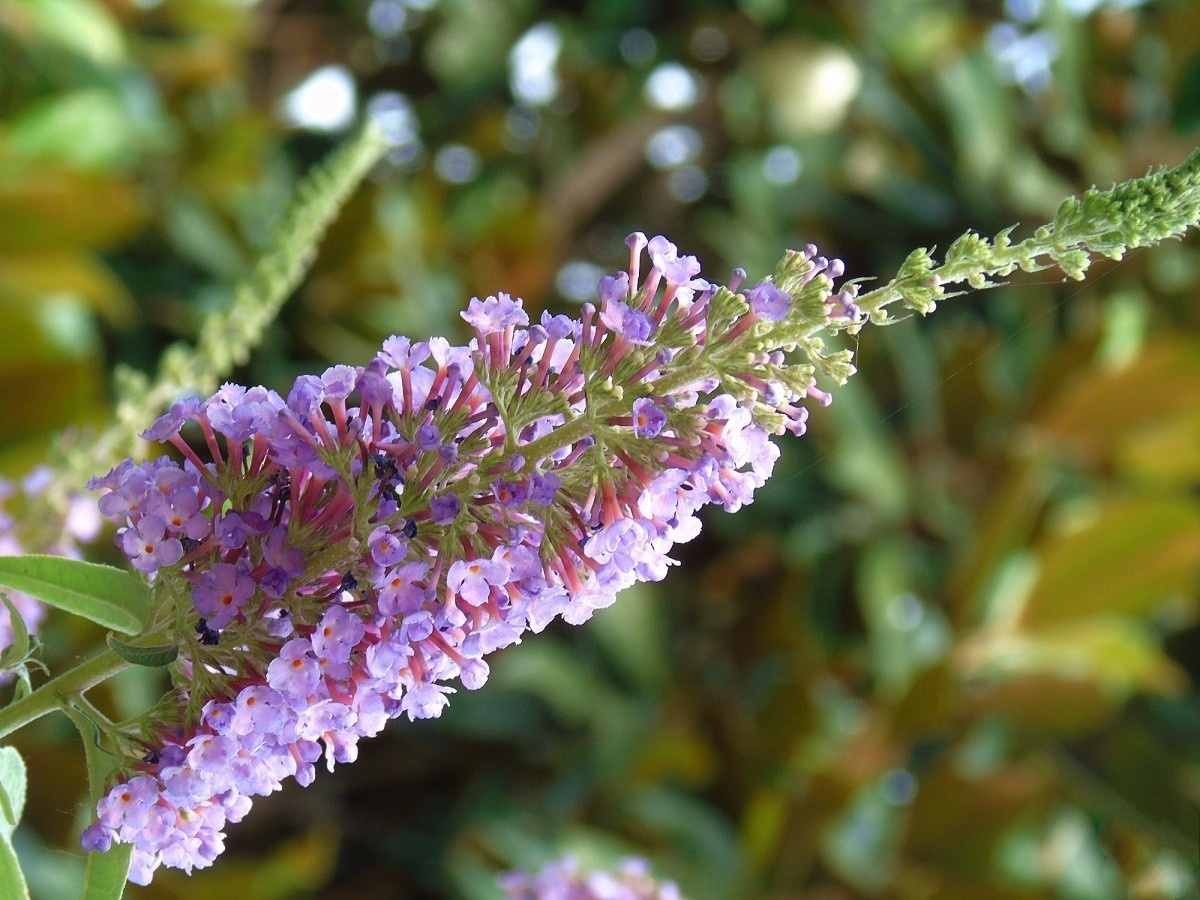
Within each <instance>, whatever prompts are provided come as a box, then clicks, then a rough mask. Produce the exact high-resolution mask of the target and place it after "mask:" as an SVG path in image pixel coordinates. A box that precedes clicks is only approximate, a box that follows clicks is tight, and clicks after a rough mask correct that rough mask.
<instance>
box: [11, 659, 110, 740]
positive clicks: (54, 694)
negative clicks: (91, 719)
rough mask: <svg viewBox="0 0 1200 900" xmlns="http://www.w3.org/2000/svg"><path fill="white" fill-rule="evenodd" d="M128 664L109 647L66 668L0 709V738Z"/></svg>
mask: <svg viewBox="0 0 1200 900" xmlns="http://www.w3.org/2000/svg"><path fill="white" fill-rule="evenodd" d="M130 665H131V663H129V662H126V661H125V660H124V659H122V658H121V657H120V656H118V655H117V654H116V653H114V652H113V651H112V650H104V651H102V652H101V653H100V654H99V655H97V656H93V657H92V658H91V659H89V660H87V661H86V662H82V663H80V664H79V665H77V666H76V667H75V668H73V669H68V670H67V671H66V672H63V673H62V674H61V675H59V676H58V677H56V678H53V679H51V680H50V681H47V682H46V683H45V684H43V685H42V686H41V687H40V688H38V689H37V690H36V691H34V692H33V693H32V694H30V695H29V696H28V697H23V698H22V699H20V700H18V701H17V702H15V703H12V704H10V705H8V706H6V707H4V709H0V738H4V737H7V736H8V735H10V734H12V733H13V732H14V731H16V730H17V729H18V728H20V727H22V726H23V725H28V724H29V723H30V722H32V721H33V720H34V719H40V718H41V717H42V716H44V715H46V714H47V713H51V712H54V711H55V710H57V709H62V708H63V707H64V706H65V705H66V704H67V702H68V701H69V700H70V698H71V697H73V696H79V695H82V694H84V693H85V692H87V691H89V690H91V689H92V688H94V687H95V686H96V685H98V684H100V683H101V682H104V681H107V680H108V679H109V678H112V676H114V675H116V674H117V673H118V672H121V671H123V670H125V669H128V668H129V666H130Z"/></svg>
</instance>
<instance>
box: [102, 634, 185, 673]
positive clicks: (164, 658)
mask: <svg viewBox="0 0 1200 900" xmlns="http://www.w3.org/2000/svg"><path fill="white" fill-rule="evenodd" d="M108 646H110V647H111V648H112V649H113V651H114V652H115V653H117V655H119V656H120V657H121V658H122V659H125V660H128V661H129V662H131V663H133V664H134V665H135V666H149V667H151V668H155V669H161V668H162V667H163V666H169V665H170V664H171V663H173V662H175V659H176V657H178V656H179V645H178V644H163V645H161V646H158V647H135V646H133V645H132V644H126V643H124V642H122V641H120V640H118V639H117V637H116V635H114V634H111V633H110V634H109V635H108Z"/></svg>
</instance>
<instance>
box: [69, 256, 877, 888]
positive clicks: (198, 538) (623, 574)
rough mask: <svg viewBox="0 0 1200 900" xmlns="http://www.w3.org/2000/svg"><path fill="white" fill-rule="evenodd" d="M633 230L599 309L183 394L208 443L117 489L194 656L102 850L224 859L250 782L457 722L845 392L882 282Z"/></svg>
mask: <svg viewBox="0 0 1200 900" xmlns="http://www.w3.org/2000/svg"><path fill="white" fill-rule="evenodd" d="M628 243H629V246H630V265H629V269H628V271H625V272H621V273H618V274H617V275H614V276H610V277H606V278H604V279H602V280H601V282H600V284H599V288H598V296H599V304H598V305H594V304H586V305H585V306H584V307H583V309H582V315H581V316H580V317H579V318H577V319H572V318H568V317H567V316H562V315H550V314H548V313H544V314H542V316H541V317H540V318H539V319H538V320H537V321H531V320H530V317H529V314H528V313H527V312H526V310H525V309H524V308H523V306H522V303H521V301H520V300H517V299H514V298H512V297H509V296H508V295H506V294H498V295H496V296H494V297H488V298H486V299H482V300H480V299H473V300H471V302H470V305H469V306H468V308H467V310H466V311H465V312H464V313H463V314H462V318H463V319H464V320H465V321H466V322H467V323H468V324H469V325H470V326H471V327H472V328H473V329H474V338H473V339H472V340H471V342H470V343H469V344H468V345H466V346H454V345H451V344H450V343H449V342H448V341H446V340H445V339H442V338H434V339H432V340H429V341H423V342H413V341H410V340H409V339H407V338H403V337H393V338H390V339H389V340H387V341H386V342H385V343H384V344H383V348H382V350H381V351H380V353H379V354H378V355H377V356H376V357H375V358H374V359H373V360H372V361H371V362H370V363H369V364H368V365H366V366H364V367H350V366H335V367H333V368H331V369H329V370H327V371H326V372H325V373H324V374H323V375H320V376H313V375H305V376H301V377H300V378H299V379H297V381H296V382H295V384H294V386H293V387H292V388H291V390H290V392H289V393H288V394H287V396H286V397H285V396H282V395H280V394H277V393H275V392H273V391H270V390H266V389H264V388H261V387H255V388H249V389H247V388H243V387H239V386H236V385H226V386H224V387H223V388H222V389H221V390H220V391H218V392H217V393H216V394H215V395H214V396H212V397H210V398H209V399H208V400H205V401H199V400H195V399H190V400H185V401H182V402H180V403H178V404H176V405H175V406H174V407H173V408H172V409H171V410H170V411H169V412H168V413H167V414H166V415H165V416H163V417H162V418H161V419H159V420H158V421H157V422H156V423H155V424H154V426H153V427H152V428H151V429H150V430H149V431H147V432H146V433H145V435H144V437H146V438H147V439H149V440H152V441H157V442H163V443H166V444H169V445H172V446H173V447H174V448H175V450H176V451H177V452H178V457H179V459H180V460H181V461H176V460H175V459H173V458H169V457H165V456H164V457H162V458H160V459H157V460H154V461H150V462H144V463H140V464H139V463H134V462H132V461H126V462H123V463H121V464H120V465H118V466H117V467H116V468H115V469H113V470H112V471H111V472H110V473H109V474H108V475H106V476H104V477H103V478H99V479H96V480H95V481H94V482H93V485H92V486H93V487H94V488H97V489H99V490H100V491H101V492H102V496H101V497H100V501H99V502H100V509H101V511H102V512H103V513H104V514H105V515H106V516H108V517H110V518H111V519H113V520H114V521H116V522H117V523H118V526H119V530H118V535H117V541H118V543H119V545H120V547H121V549H122V550H123V551H124V553H125V555H126V556H127V557H128V559H129V562H130V564H131V565H132V566H133V567H134V568H135V569H137V570H138V571H139V572H142V573H144V574H145V576H146V577H147V578H148V579H150V581H151V582H152V585H153V596H154V598H155V601H156V605H157V608H158V612H157V613H156V619H155V622H154V624H153V625H152V626H151V630H152V631H153V632H154V634H156V635H160V636H162V635H165V636H168V637H169V640H170V641H171V642H172V643H178V645H179V658H178V661H177V662H176V663H174V665H173V667H172V674H173V679H174V690H173V692H172V693H171V694H170V695H169V696H168V697H166V698H165V699H164V700H163V701H162V703H160V704H159V705H158V706H157V707H156V708H155V709H154V710H152V711H151V712H150V713H148V714H147V715H146V716H145V717H143V718H142V719H141V720H139V721H138V722H135V723H134V724H133V725H131V726H129V727H128V728H127V730H126V738H127V740H128V743H129V746H130V747H131V748H135V749H136V755H133V751H132V750H131V757H130V759H129V760H128V765H127V766H126V767H125V769H124V770H123V772H122V774H121V777H120V780H119V781H118V783H116V784H115V786H113V787H112V789H111V790H110V791H109V792H108V793H107V795H106V796H105V797H104V798H103V800H102V801H101V802H100V804H99V807H98V820H97V821H96V822H95V823H94V824H93V825H91V826H90V827H89V828H88V829H87V830H86V831H85V833H84V838H83V841H84V845H85V846H86V847H88V848H89V849H101V850H102V849H106V848H107V847H108V846H109V845H110V844H111V842H112V841H122V842H127V843H131V844H132V845H133V847H134V854H133V868H132V870H131V875H130V877H131V878H132V879H133V880H135V881H138V882H142V883H145V882H147V881H149V879H150V878H151V875H152V873H153V871H154V869H155V868H157V867H158V866H160V865H166V866H172V867H177V868H182V869H185V870H189V871H190V870H191V869H192V868H195V867H202V866H207V865H209V864H210V863H211V862H212V861H213V860H214V858H215V857H216V856H217V855H218V854H219V853H220V852H221V850H222V845H223V835H224V827H225V825H226V823H227V822H237V821H238V820H240V819H241V818H242V817H243V816H244V815H246V813H247V811H248V809H249V807H250V798H252V797H254V796H261V795H265V794H268V793H270V792H272V791H274V790H277V789H278V788H279V787H280V785H281V783H282V782H283V781H284V780H286V779H287V778H289V777H292V778H295V779H296V780H297V781H298V782H300V783H301V784H303V785H307V784H309V783H310V782H311V781H312V780H313V778H314V776H315V772H316V767H317V765H318V764H319V763H321V762H322V760H323V761H324V764H325V765H326V766H327V767H328V768H330V769H332V768H333V767H334V765H335V764H337V763H344V762H350V761H352V760H354V758H355V756H356V754H357V743H358V741H359V739H361V738H363V737H369V736H371V735H374V734H376V733H377V732H379V731H380V729H382V728H383V726H384V724H385V722H386V721H387V720H388V719H391V718H395V717H398V716H402V715H406V716H408V717H409V718H410V719H421V718H428V717H431V716H437V715H439V714H440V713H441V711H442V709H443V708H444V707H445V706H446V704H447V702H448V699H449V695H450V694H452V693H453V692H454V690H455V688H454V687H452V686H451V682H454V681H455V680H457V681H458V682H461V684H462V686H463V687H465V688H467V689H475V688H478V687H480V686H481V685H482V684H483V683H484V682H485V681H486V680H487V677H488V671H489V669H488V662H487V656H488V655H489V654H491V653H492V652H494V651H496V650H498V649H500V648H502V647H506V646H508V645H510V644H513V643H516V642H518V641H519V640H520V639H521V637H522V636H523V635H524V634H525V633H527V632H540V631H541V630H543V629H544V628H545V627H546V626H547V625H548V624H549V623H550V622H551V621H553V620H554V619H556V618H559V617H561V618H563V619H565V620H566V621H567V622H570V623H574V624H578V623H581V622H584V621H586V620H587V619H588V618H589V617H590V616H591V615H592V614H593V612H594V611H595V610H597V609H600V608H603V607H606V606H608V605H609V604H611V603H612V602H613V601H614V599H615V597H616V594H617V592H618V591H620V590H621V589H623V588H625V587H628V586H629V585H631V584H633V583H634V582H637V581H657V580H659V579H662V578H663V577H664V576H665V575H666V573H667V570H668V568H669V567H670V566H671V565H672V564H673V561H672V559H671V557H670V552H671V549H672V547H673V545H674V544H676V543H679V542H682V541H687V540H690V539H692V538H693V537H695V536H696V534H697V533H698V532H699V529H700V521H699V519H698V518H697V517H696V513H697V512H698V510H699V509H700V508H701V507H703V506H705V505H707V504H719V505H721V506H722V507H724V508H725V509H726V510H730V511H733V510H736V509H738V508H739V507H741V506H742V505H743V504H746V503H749V502H750V501H751V499H752V498H753V495H754V492H755V490H756V489H757V488H759V487H760V486H761V485H762V484H763V482H764V481H765V480H766V478H767V477H768V476H769V475H770V474H771V470H772V467H773V466H774V464H775V460H776V458H777V456H778V452H779V451H778V449H777V448H776V447H775V445H774V444H773V443H772V442H771V440H770V438H771V436H772V435H778V434H782V433H783V432H785V431H789V432H791V433H793V434H802V433H803V432H804V430H805V428H806V423H807V417H808V409H807V407H806V405H805V403H806V402H807V401H816V402H817V403H820V404H825V403H827V402H828V401H829V395H828V394H826V393H825V392H823V391H822V390H820V389H818V388H817V386H816V384H815V376H816V374H817V373H818V372H821V373H823V374H824V375H825V376H827V377H828V378H830V379H831V380H832V381H834V382H839V381H843V380H844V379H845V378H846V377H847V376H848V375H849V374H850V372H851V371H852V368H851V366H850V364H849V361H848V355H847V354H844V353H830V352H826V350H825V347H824V345H823V343H822V342H821V340H820V336H819V335H820V332H821V331H822V330H823V329H827V328H829V327H830V326H831V325H832V326H833V327H842V328H856V327H857V326H858V324H859V323H860V319H861V317H860V315H859V313H858V310H857V308H856V307H855V306H854V294H855V289H854V286H853V285H848V286H845V287H843V288H842V289H841V290H840V291H838V292H836V293H835V290H834V282H833V280H834V278H836V277H837V276H840V275H841V264H840V263H839V262H837V261H832V262H831V261H829V260H826V259H824V258H822V257H819V256H817V253H816V250H815V248H812V247H810V248H808V249H807V250H805V251H804V252H800V253H792V254H789V256H788V257H786V258H785V260H784V261H783V262H782V263H781V264H780V267H779V268H778V270H777V271H776V272H775V275H774V278H773V279H768V280H764V281H763V282H761V283H760V284H758V285H756V286H754V287H752V288H750V289H749V290H746V291H745V292H744V293H740V292H739V291H740V289H741V285H742V282H743V281H744V279H745V274H744V273H743V272H741V271H740V270H738V271H736V272H735V273H734V275H733V277H732V279H731V280H730V281H729V283H728V284H727V285H725V286H719V285H716V284H714V283H711V282H709V281H707V280H705V279H702V278H701V277H700V265H699V263H698V262H697V260H696V259H695V257H692V256H686V255H680V254H679V252H678V250H677V248H676V247H675V246H674V245H673V244H671V243H670V242H669V241H667V240H666V239H665V238H662V237H656V238H654V239H652V240H649V241H648V240H647V239H646V237H645V236H644V235H641V234H635V235H633V236H632V237H631V238H630V239H629V242H628ZM647 256H648V257H649V265H648V266H646V265H645V263H646V257H647ZM788 351H800V353H799V354H798V356H799V358H800V361H799V362H789V360H788V358H786V357H785V353H786V352H788ZM537 896H542V895H540V894H539V895H537ZM564 896H566V895H564ZM569 896H574V895H573V894H572V895H569ZM580 896H591V895H583V894H581V895H580ZM597 896H598V895H597ZM605 896H607V895H605ZM613 896H625V895H613ZM629 896H635V895H632V894H631V895H629ZM636 896H643V895H640V894H639V895H636ZM645 896H650V895H649V894H647V895H645ZM655 896H657V895H655Z"/></svg>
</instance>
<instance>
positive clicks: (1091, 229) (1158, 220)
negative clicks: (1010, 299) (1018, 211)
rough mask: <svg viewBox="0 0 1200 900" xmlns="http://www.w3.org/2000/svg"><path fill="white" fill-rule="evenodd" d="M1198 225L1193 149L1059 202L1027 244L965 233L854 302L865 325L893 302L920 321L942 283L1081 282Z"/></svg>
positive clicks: (914, 257) (1198, 182)
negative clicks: (1048, 273) (1046, 275)
mask: <svg viewBox="0 0 1200 900" xmlns="http://www.w3.org/2000/svg"><path fill="white" fill-rule="evenodd" d="M1197 224H1200V150H1196V151H1193V152H1192V154H1191V156H1189V157H1188V158H1187V159H1186V160H1185V161H1184V162H1182V163H1181V164H1180V165H1178V166H1176V167H1175V168H1172V169H1163V170H1160V171H1158V172H1152V173H1150V174H1148V175H1144V176H1142V177H1141V178H1134V179H1131V180H1129V181H1125V182H1122V183H1121V184H1118V185H1115V186H1113V187H1112V188H1110V189H1108V190H1105V191H1101V190H1097V189H1096V188H1092V189H1091V190H1089V191H1086V192H1084V193H1083V194H1082V195H1080V196H1078V197H1070V198H1068V199H1067V200H1065V201H1063V203H1062V205H1061V206H1060V207H1059V209H1058V212H1057V213H1056V214H1055V216H1054V221H1053V222H1051V223H1048V224H1046V225H1043V226H1042V227H1040V228H1039V229H1038V230H1037V231H1036V232H1035V233H1034V235H1033V236H1032V237H1029V238H1026V239H1025V240H1023V241H1020V242H1018V243H1013V242H1012V241H1011V240H1010V239H1009V235H1010V234H1011V233H1012V231H1013V229H1012V228H1009V229H1006V230H1004V231H1002V232H1000V233H999V234H998V235H996V237H995V239H994V240H991V241H989V240H988V239H987V238H984V237H981V236H980V235H978V234H975V233H974V232H967V233H966V234H964V235H963V236H962V237H960V238H958V239H957V240H956V241H954V243H952V244H951V245H950V247H949V248H948V249H947V250H946V256H945V259H944V260H943V261H942V264H941V265H936V264H935V262H934V259H933V255H932V254H931V253H930V251H929V250H926V249H920V250H916V251H914V252H913V253H911V254H910V255H909V256H908V258H907V259H906V260H905V261H904V264H903V265H902V266H901V267H900V271H899V272H898V273H897V274H896V277H895V278H893V279H892V280H891V281H889V282H888V283H887V284H885V285H883V286H882V287H879V288H876V289H875V290H873V291H869V292H867V293H865V294H863V295H861V296H860V297H858V298H857V300H856V302H857V304H858V307H859V308H860V309H861V310H863V312H865V313H867V314H868V315H869V316H870V318H871V320H872V321H874V322H878V323H883V322H886V321H887V320H888V319H887V315H886V314H885V313H884V307H886V306H888V305H889V304H891V303H896V302H901V303H903V304H904V305H905V306H907V307H909V308H910V309H913V310H915V311H916V312H918V313H920V314H921V315H925V314H926V313H929V312H932V311H933V309H934V307H935V306H936V303H937V301H938V300H940V299H943V298H944V297H947V296H953V294H947V293H946V292H945V286H946V285H948V284H961V283H964V282H965V283H966V284H968V285H969V286H970V287H971V288H973V289H979V288H985V287H992V286H994V284H995V282H993V281H991V280H990V279H992V278H997V277H998V278H1004V277H1007V276H1008V275H1011V274H1012V273H1013V272H1015V271H1016V270H1017V269H1021V270H1022V271H1025V272H1036V271H1039V270H1041V269H1047V268H1050V267H1052V266H1057V267H1058V268H1060V269H1061V270H1062V271H1063V272H1064V273H1065V274H1066V275H1067V276H1068V277H1070V278H1073V279H1075V280H1076V281H1079V280H1082V279H1083V277H1084V274H1085V273H1086V271H1087V269H1088V266H1089V265H1090V264H1091V262H1092V259H1093V258H1094V257H1095V256H1107V257H1109V258H1110V259H1121V257H1122V256H1123V255H1124V254H1125V252H1126V251H1127V250H1133V249H1135V248H1137V247H1144V246H1148V245H1150V244H1157V243H1159V242H1160V241H1163V240H1166V239H1167V238H1172V237H1174V238H1178V237H1181V236H1182V235H1183V234H1184V233H1185V232H1187V231H1189V230H1190V229H1192V228H1195V227H1196V225H1197Z"/></svg>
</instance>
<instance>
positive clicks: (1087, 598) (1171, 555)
mask: <svg viewBox="0 0 1200 900" xmlns="http://www.w3.org/2000/svg"><path fill="white" fill-rule="evenodd" d="M1037 555H1038V560H1039V563H1040V570H1041V574H1040V576H1039V577H1038V579H1037V582H1036V584H1035V585H1034V588H1033V592H1032V594H1031V595H1030V598H1029V603H1028V605H1027V606H1026V608H1025V612H1024V615H1023V616H1022V622H1023V623H1024V625H1025V626H1026V627H1037V626H1040V625H1044V624H1047V623H1055V622H1063V621H1068V620H1073V619H1077V618H1081V617H1086V616H1091V615H1094V614H1097V613H1124V614H1128V615H1135V616H1141V615H1148V614H1150V613H1153V612H1154V611H1156V610H1157V609H1159V608H1160V607H1161V606H1162V605H1163V603H1164V601H1166V600H1168V599H1171V598H1173V597H1178V596H1179V595H1182V594H1185V593H1187V594H1191V593H1192V587H1193V585H1194V583H1195V578H1196V574H1197V571H1198V570H1200V504H1197V503H1196V502H1194V501H1192V500H1190V499H1187V498H1183V497H1164V498H1130V499H1121V500H1116V501H1112V502H1109V503H1106V504H1105V505H1104V506H1103V507H1102V508H1101V510H1100V513H1099V515H1098V516H1097V517H1096V519H1095V520H1094V521H1092V522H1091V523H1090V524H1088V525H1087V526H1086V527H1084V528H1081V529H1079V530H1077V531H1072V532H1069V533H1066V534H1058V535H1052V536H1050V537H1049V538H1048V539H1046V540H1045V541H1044V542H1043V543H1042V544H1041V546H1040V547H1038V548H1037Z"/></svg>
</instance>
